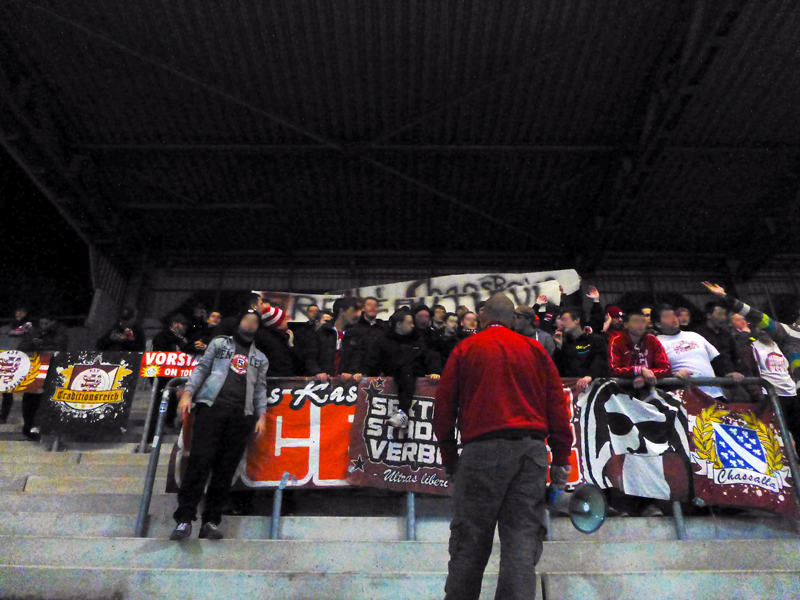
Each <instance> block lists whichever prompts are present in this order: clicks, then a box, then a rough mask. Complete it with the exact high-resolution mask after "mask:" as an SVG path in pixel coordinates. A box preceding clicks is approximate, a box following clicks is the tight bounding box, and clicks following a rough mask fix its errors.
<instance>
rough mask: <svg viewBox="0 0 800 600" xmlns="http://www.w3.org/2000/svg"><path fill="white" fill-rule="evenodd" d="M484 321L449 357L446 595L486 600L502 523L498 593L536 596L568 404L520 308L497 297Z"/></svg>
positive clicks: (443, 434)
mask: <svg viewBox="0 0 800 600" xmlns="http://www.w3.org/2000/svg"><path fill="white" fill-rule="evenodd" d="M480 319H481V325H482V326H483V330H482V331H481V332H480V333H478V334H476V335H474V336H471V337H469V338H467V339H465V340H463V341H462V342H461V343H460V344H459V345H458V346H456V348H455V349H454V350H453V352H452V354H451V355H450V358H449V359H448V361H447V366H446V368H445V370H444V373H443V374H442V378H441V380H440V382H439V386H438V388H437V391H436V402H435V405H434V416H433V429H434V433H435V434H436V437H437V439H438V440H439V445H440V449H441V453H442V462H443V463H444V467H445V469H447V470H448V472H451V473H452V472H454V473H455V475H454V478H455V479H454V492H453V502H454V509H455V514H454V516H453V521H452V523H451V524H450V563H449V567H448V576H447V583H446V585H445V594H446V595H445V600H456V599H457V600H470V599H474V600H477V599H478V597H479V596H480V592H481V581H482V580H483V571H484V569H485V568H486V563H487V562H488V560H489V556H490V555H491V553H492V541H493V539H494V531H495V527H498V528H499V532H500V543H501V544H502V547H503V552H502V555H501V558H500V577H499V579H498V581H497V595H496V596H495V597H496V598H503V600H517V599H521V598H532V597H534V595H535V593H536V592H535V589H536V574H535V571H534V566H535V565H536V563H537V562H538V561H539V557H540V556H541V554H542V547H543V546H542V542H543V535H544V532H545V528H544V527H543V525H542V520H543V518H544V510H545V487H546V485H547V447H546V446H545V439H549V443H550V449H551V451H552V454H553V461H552V462H553V464H552V466H551V467H550V479H551V480H552V482H553V483H554V484H556V485H564V484H565V483H566V482H567V479H568V478H569V473H570V467H569V454H570V448H571V447H572V431H571V429H570V422H569V405H568V403H567V400H566V398H565V396H564V392H563V389H562V386H561V378H560V377H559V375H558V371H557V370H556V367H555V365H554V364H553V361H552V360H551V359H550V356H549V355H548V354H547V351H546V350H545V349H544V348H543V347H542V345H541V344H540V343H539V342H537V341H536V340H532V339H530V338H526V337H524V336H522V335H519V334H517V333H514V332H513V331H512V330H511V326H512V324H513V322H514V304H513V302H511V300H510V299H509V298H508V297H507V296H505V295H503V294H497V295H495V296H492V297H491V298H490V299H489V300H488V301H487V302H486V305H485V306H484V307H483V311H482V312H481V316H480ZM456 421H457V422H458V427H459V430H460V432H461V442H462V444H463V450H462V452H461V456H460V457H459V456H458V453H457V447H456V437H455V430H456ZM456 465H457V467H458V468H457V469H456Z"/></svg>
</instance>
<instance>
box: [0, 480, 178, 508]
mask: <svg viewBox="0 0 800 600" xmlns="http://www.w3.org/2000/svg"><path fill="white" fill-rule="evenodd" d="M155 492H156V493H154V494H153V497H152V500H151V501H150V513H151V514H154V515H155V514H161V513H164V512H165V511H166V512H168V513H169V514H172V512H173V511H174V510H175V507H176V506H177V499H176V496H175V494H165V493H163V488H162V491H161V492H159V490H158V489H156V490H155ZM141 499H142V489H141V486H140V489H139V490H137V491H136V492H134V493H127V494H90V493H84V494H66V495H65V494H58V493H31V492H30V491H27V492H22V493H0V513H20V512H31V513H38V512H42V513H59V514H62V515H79V514H87V513H90V514H134V515H135V514H138V513H139V503H140V502H141Z"/></svg>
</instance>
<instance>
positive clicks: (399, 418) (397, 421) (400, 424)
mask: <svg viewBox="0 0 800 600" xmlns="http://www.w3.org/2000/svg"><path fill="white" fill-rule="evenodd" d="M388 423H389V427H396V428H397V429H405V428H406V427H408V415H407V414H406V413H404V412H403V411H402V410H398V411H397V412H396V413H394V414H393V415H392V416H391V417H390V418H389V421H388Z"/></svg>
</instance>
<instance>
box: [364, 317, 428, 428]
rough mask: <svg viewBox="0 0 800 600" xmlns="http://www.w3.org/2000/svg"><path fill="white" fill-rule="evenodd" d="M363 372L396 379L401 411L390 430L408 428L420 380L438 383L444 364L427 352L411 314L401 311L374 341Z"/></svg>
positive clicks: (399, 410)
mask: <svg viewBox="0 0 800 600" xmlns="http://www.w3.org/2000/svg"><path fill="white" fill-rule="evenodd" d="M364 372H365V373H366V374H367V375H368V376H370V377H377V376H378V375H387V376H389V377H393V378H394V381H395V386H396V388H397V399H398V404H399V405H398V410H397V411H395V412H394V413H393V414H392V415H390V417H389V421H388V424H389V426H390V427H397V428H399V429H405V428H406V427H408V412H409V410H410V409H411V406H412V404H413V402H414V391H415V389H416V387H417V377H424V376H425V375H427V376H428V377H430V378H432V379H439V375H440V373H441V372H442V366H441V360H440V358H439V355H438V353H436V351H434V350H432V349H430V348H428V346H427V344H426V343H425V339H424V338H423V337H422V336H421V335H420V333H419V331H417V330H416V329H415V327H414V318H413V317H412V315H411V311H409V310H408V309H407V308H401V309H400V310H398V311H396V312H395V313H394V314H393V315H392V316H391V317H390V318H389V331H387V332H386V333H385V334H383V335H382V336H380V337H379V338H377V339H375V340H373V342H372V345H371V347H370V348H369V350H368V351H367V354H366V357H365V359H364Z"/></svg>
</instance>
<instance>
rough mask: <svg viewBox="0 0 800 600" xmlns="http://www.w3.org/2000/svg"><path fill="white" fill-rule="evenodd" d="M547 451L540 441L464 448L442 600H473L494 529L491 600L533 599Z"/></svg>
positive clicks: (489, 442) (541, 537) (494, 442)
mask: <svg viewBox="0 0 800 600" xmlns="http://www.w3.org/2000/svg"><path fill="white" fill-rule="evenodd" d="M546 486H547V449H546V447H545V444H544V442H543V441H541V440H537V439H532V438H528V439H524V440H485V441H478V442H473V443H470V444H467V445H465V446H464V449H463V451H462V453H461V457H460V458H459V461H458V467H457V469H456V473H455V482H454V490H453V501H454V504H455V514H454V516H453V521H452V522H451V523H450V562H449V564H448V574H447V583H446V584H445V600H478V598H479V597H480V593H481V581H482V580H483V572H484V570H485V569H486V563H487V562H488V561H489V556H490V555H491V553H492V542H493V539H494V531H495V526H497V527H498V530H499V534H500V577H499V579H498V582H497V592H496V593H495V599H496V600H522V599H523V598H524V599H525V600H530V599H533V598H535V597H536V571H535V569H534V566H535V565H536V563H538V562H539V557H541V555H542V542H543V540H544V536H545V533H546V529H545V527H544V525H543V520H544V510H545V493H546V489H545V488H546Z"/></svg>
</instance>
